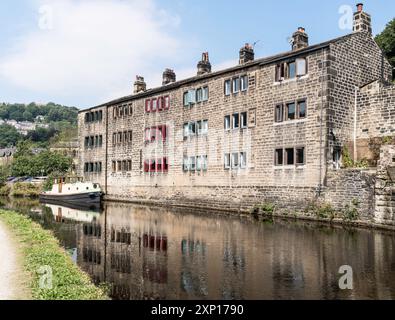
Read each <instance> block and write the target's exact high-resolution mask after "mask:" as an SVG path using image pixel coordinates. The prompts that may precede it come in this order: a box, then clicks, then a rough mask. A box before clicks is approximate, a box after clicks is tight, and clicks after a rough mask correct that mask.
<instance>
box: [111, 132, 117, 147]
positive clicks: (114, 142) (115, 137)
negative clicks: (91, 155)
mask: <svg viewBox="0 0 395 320" xmlns="http://www.w3.org/2000/svg"><path fill="white" fill-rule="evenodd" d="M112 144H113V145H115V144H117V134H116V133H113V135H112Z"/></svg>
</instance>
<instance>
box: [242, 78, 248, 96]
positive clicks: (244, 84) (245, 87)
mask: <svg viewBox="0 0 395 320" xmlns="http://www.w3.org/2000/svg"><path fill="white" fill-rule="evenodd" d="M240 90H241V92H245V91H247V90H248V75H243V76H241V77H240Z"/></svg>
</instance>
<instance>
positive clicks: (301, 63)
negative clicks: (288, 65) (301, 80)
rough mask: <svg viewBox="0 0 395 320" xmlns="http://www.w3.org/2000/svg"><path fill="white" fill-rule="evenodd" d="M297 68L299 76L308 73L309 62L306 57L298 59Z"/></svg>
mask: <svg viewBox="0 0 395 320" xmlns="http://www.w3.org/2000/svg"><path fill="white" fill-rule="evenodd" d="M296 70H297V73H296V75H297V76H298V77H300V76H304V75H305V74H307V63H306V59H304V58H303V59H296Z"/></svg>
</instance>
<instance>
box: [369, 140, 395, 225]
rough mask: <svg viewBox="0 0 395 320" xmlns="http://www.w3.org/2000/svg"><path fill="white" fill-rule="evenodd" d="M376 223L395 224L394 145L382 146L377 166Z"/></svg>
mask: <svg viewBox="0 0 395 320" xmlns="http://www.w3.org/2000/svg"><path fill="white" fill-rule="evenodd" d="M374 220H375V221H376V222H377V223H382V224H390V225H395V146H394V145H391V146H383V147H382V148H381V152H380V160H379V163H378V167H377V179H376V209H375V213H374Z"/></svg>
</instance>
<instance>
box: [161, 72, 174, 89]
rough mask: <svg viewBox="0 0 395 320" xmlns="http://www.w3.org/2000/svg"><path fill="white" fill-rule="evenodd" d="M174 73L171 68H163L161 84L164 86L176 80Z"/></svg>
mask: <svg viewBox="0 0 395 320" xmlns="http://www.w3.org/2000/svg"><path fill="white" fill-rule="evenodd" d="M176 79H177V78H176V73H175V72H174V70H172V69H165V71H164V72H163V81H162V85H163V86H165V85H167V84H169V83H173V82H176Z"/></svg>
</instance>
